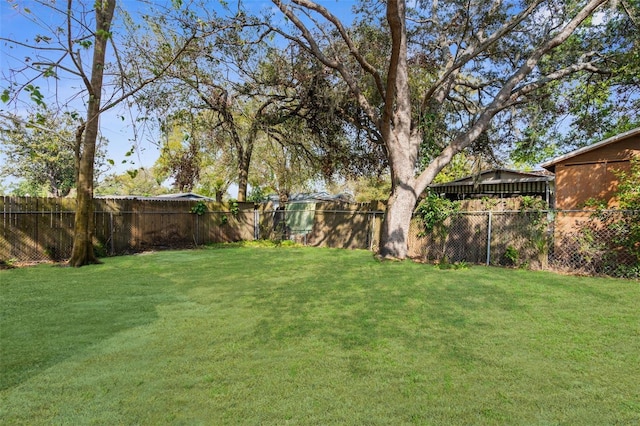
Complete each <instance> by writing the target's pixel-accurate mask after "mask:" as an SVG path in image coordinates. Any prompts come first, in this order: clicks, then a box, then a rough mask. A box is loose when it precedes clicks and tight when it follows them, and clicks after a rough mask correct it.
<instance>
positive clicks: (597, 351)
mask: <svg viewBox="0 0 640 426" xmlns="http://www.w3.org/2000/svg"><path fill="white" fill-rule="evenodd" d="M0 298H1V299H0V300H1V302H2V314H1V315H2V316H1V317H0V320H1V323H0V327H1V328H0V336H1V348H0V350H1V352H0V354H1V355H2V358H1V362H2V376H1V378H2V381H1V382H0V384H1V387H0V389H1V390H0V397H1V398H2V399H1V401H0V422H2V423H3V424H11V423H24V424H51V423H55V424H87V423H93V424H135V423H139V424H257V423H260V424H284V423H291V424H331V423H334V424H336V423H338V424H505V423H506V424H562V423H564V424H612V423H622V424H632V423H637V422H638V421H640V403H639V401H640V385H638V381H639V380H638V378H640V358H639V354H640V314H639V313H638V306H640V303H639V302H640V286H639V285H638V283H637V282H634V281H625V280H614V279H605V278H585V277H571V276H563V275H556V274H552V273H548V272H532V271H524V270H509V269H499V268H486V267H481V266H473V267H470V268H468V269H461V270H439V269H436V268H434V267H433V266H432V265H422V264H416V263H412V262H379V261H377V260H375V259H374V258H373V256H372V255H371V253H369V252H366V251H344V250H335V249H316V248H299V247H292V248H284V247H278V248H259V247H252V248H247V247H234V248H224V249H221V248H206V249H201V250H191V251H177V252H158V253H151V254H144V255H138V256H129V257H120V258H108V259H105V264H103V265H97V266H91V267H85V268H80V269H71V268H59V267H52V266H47V265H43V266H38V267H34V268H25V269H17V270H7V271H0Z"/></svg>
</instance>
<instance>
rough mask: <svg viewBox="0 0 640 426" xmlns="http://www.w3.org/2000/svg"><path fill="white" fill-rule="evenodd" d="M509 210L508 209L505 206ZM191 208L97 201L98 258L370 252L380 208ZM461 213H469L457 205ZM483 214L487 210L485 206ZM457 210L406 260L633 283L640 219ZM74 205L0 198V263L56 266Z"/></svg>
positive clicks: (419, 239)
mask: <svg viewBox="0 0 640 426" xmlns="http://www.w3.org/2000/svg"><path fill="white" fill-rule="evenodd" d="M509 203H511V204H509ZM197 204H198V202H197V201H192V200H188V201H187V200H158V199H152V200H150V199H96V200H95V213H94V223H95V233H94V236H95V240H94V246H95V247H96V250H97V252H98V254H99V255H119V254H127V253H133V252H139V251H144V250H156V249H167V248H187V247H194V246H198V245H202V244H209V243H217V242H230V241H250V240H254V239H260V238H265V239H291V240H295V241H297V242H300V243H302V244H305V245H311V246H327V247H336V248H351V249H354V248H356V249H367V250H373V251H376V250H377V247H378V241H379V234H380V227H381V222H382V217H383V215H384V205H383V204H382V203H376V202H372V203H364V204H349V203H338V202H318V203H313V202H307V203H290V204H288V205H286V206H282V207H279V208H276V206H274V205H272V204H262V205H257V206H256V205H254V204H252V203H240V204H239V205H237V206H234V208H230V207H231V206H229V205H227V204H221V203H204V207H205V208H204V210H203V211H201V212H200V213H201V214H196V213H193V212H192V208H193V207H195V206H196V205H197ZM465 207H469V206H465ZM485 207H486V206H485ZM514 207H518V206H517V205H513V203H512V202H501V204H500V205H499V204H495V205H493V204H492V206H491V208H492V209H493V210H491V209H490V210H488V211H487V210H485V211H461V212H458V213H457V214H455V215H453V216H451V217H449V218H448V219H447V220H446V221H445V222H444V223H443V224H441V225H439V226H437V227H436V228H435V229H434V230H433V231H432V232H430V233H428V234H427V235H423V234H424V233H423V232H422V231H423V229H421V227H420V224H419V223H418V222H417V221H415V220H414V221H413V222H412V224H411V229H410V232H409V241H408V245H409V255H410V256H411V257H412V258H414V259H420V260H424V261H427V262H434V261H435V262H452V263H453V262H467V263H484V264H488V265H511V266H521V267H522V266H525V267H530V268H536V269H554V270H558V269H561V270H564V271H574V272H580V273H586V274H608V275H615V276H626V277H631V278H637V277H640V249H639V248H638V247H640V241H638V239H640V236H639V235H637V232H638V229H639V228H638V227H637V224H638V223H640V212H638V211H635V212H619V211H614V212H611V213H610V214H609V215H607V216H606V217H603V218H601V219H596V218H594V217H593V213H594V212H593V211H592V212H568V211H523V210H507V211H505V210H502V209H505V208H506V209H509V208H514ZM74 208H75V201H74V200H70V199H56V198H29V197H0V211H1V212H2V220H1V222H0V261H3V262H12V261H23V262H37V261H61V260H65V259H67V258H68V257H69V256H70V254H71V248H72V243H73V221H74Z"/></svg>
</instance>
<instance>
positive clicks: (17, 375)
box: [0, 265, 175, 390]
mask: <svg viewBox="0 0 640 426" xmlns="http://www.w3.org/2000/svg"><path fill="white" fill-rule="evenodd" d="M105 269H106V268H105V267H104V266H102V265H99V266H92V267H91V268H81V269H55V271H54V270H53V268H51V267H50V266H40V267H36V268H25V269H21V270H13V271H4V272H3V273H2V274H3V275H2V277H0V278H1V279H0V283H1V284H2V285H1V286H0V289H1V290H0V300H2V316H1V317H0V341H1V342H2V345H0V346H1V347H0V364H1V366H2V368H1V369H0V390H5V389H8V388H11V387H13V386H16V385H18V384H20V383H22V382H24V381H26V380H28V379H29V378H31V377H32V376H34V375H37V374H39V373H40V372H42V371H43V370H46V369H48V368H50V367H52V366H53V365H55V364H57V363H60V362H62V361H64V360H67V359H69V358H72V357H74V356H77V355H79V354H81V353H82V352H83V351H85V350H87V349H88V348H89V347H91V346H92V345H95V344H98V343H100V342H101V341H103V340H105V339H108V338H110V337H111V336H113V335H115V334H116V333H119V332H122V331H124V330H127V329H130V328H134V327H139V326H143V325H145V324H149V323H152V322H153V321H155V320H156V319H157V316H158V315H157V312H156V306H157V305H158V304H160V303H167V302H171V301H172V300H174V299H175V297H174V295H172V294H167V293H166V292H165V290H166V288H165V287H166V286H165V283H164V282H162V280H161V279H159V278H158V277H157V276H153V277H152V278H151V277H150V276H147V277H144V276H139V277H132V278H133V279H129V280H119V279H117V278H115V277H114V276H111V274H110V273H105V271H104V270H105ZM125 274H126V272H125ZM43 276H46V277H47V279H42V277H43ZM51 277H54V278H53V279H49V278H51ZM56 282H57V284H58V285H56Z"/></svg>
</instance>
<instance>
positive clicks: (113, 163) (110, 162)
mask: <svg viewBox="0 0 640 426" xmlns="http://www.w3.org/2000/svg"><path fill="white" fill-rule="evenodd" d="M107 163H109V164H111V165H112V166H115V164H116V162H115V161H113V160H112V159H111V158H107Z"/></svg>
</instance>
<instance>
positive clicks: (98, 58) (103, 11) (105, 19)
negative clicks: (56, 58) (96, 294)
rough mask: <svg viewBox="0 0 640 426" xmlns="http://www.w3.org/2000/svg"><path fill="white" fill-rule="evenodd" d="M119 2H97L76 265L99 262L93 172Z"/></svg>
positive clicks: (80, 163)
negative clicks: (95, 244)
mask: <svg viewBox="0 0 640 426" xmlns="http://www.w3.org/2000/svg"><path fill="white" fill-rule="evenodd" d="M115 5H116V0H97V1H96V2H95V8H96V36H95V47H94V50H93V62H92V66H91V81H90V82H89V84H88V86H89V87H87V88H88V91H89V105H88V108H87V121H86V123H85V124H84V131H82V130H80V131H79V132H78V135H77V138H78V141H77V142H76V143H77V144H79V145H78V146H77V147H76V165H77V167H78V175H77V191H78V193H77V196H76V215H75V223H74V236H73V249H72V252H71V259H69V265H71V266H76V267H78V266H83V265H89V264H93V263H99V261H98V259H97V258H96V256H95V254H94V251H93V174H94V160H95V153H96V141H97V139H98V129H99V127H98V126H99V117H100V101H101V94H102V79H103V75H104V62H105V56H106V50H107V42H108V40H109V37H110V35H109V31H110V27H111V21H112V20H113V12H114V10H115Z"/></svg>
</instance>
